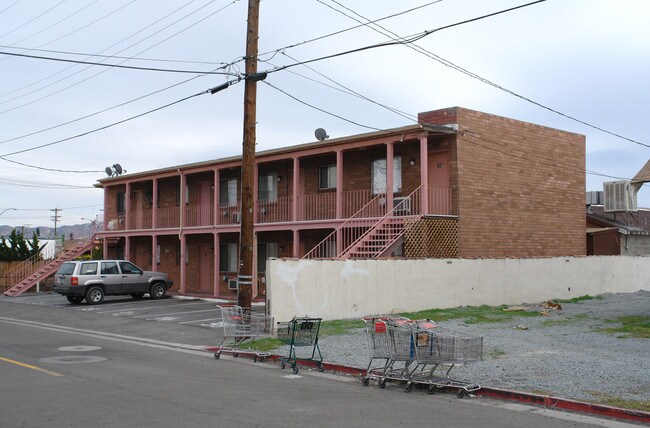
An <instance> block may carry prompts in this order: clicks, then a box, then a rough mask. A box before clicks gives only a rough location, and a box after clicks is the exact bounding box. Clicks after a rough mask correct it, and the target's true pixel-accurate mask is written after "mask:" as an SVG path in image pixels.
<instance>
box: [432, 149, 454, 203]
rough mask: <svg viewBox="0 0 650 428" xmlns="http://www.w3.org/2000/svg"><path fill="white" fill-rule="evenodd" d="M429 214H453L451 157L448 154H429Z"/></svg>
mask: <svg viewBox="0 0 650 428" xmlns="http://www.w3.org/2000/svg"><path fill="white" fill-rule="evenodd" d="M429 213H430V214H441V215H446V214H451V192H450V189H449V155H448V153H447V152H439V153H430V154H429Z"/></svg>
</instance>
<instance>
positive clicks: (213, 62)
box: [0, 0, 442, 65]
mask: <svg viewBox="0 0 650 428" xmlns="http://www.w3.org/2000/svg"><path fill="white" fill-rule="evenodd" d="M439 1H442V0H439ZM0 49H20V50H22V51H25V52H44V53H52V54H61V55H77V56H85V57H90V58H92V57H97V58H107V59H128V60H132V61H151V62H171V63H185V64H204V65H224V63H223V62H215V61H192V60H182V59H165V58H143V57H129V56H119V55H100V54H92V53H88V52H72V51H57V50H53V49H37V48H28V47H21V46H15V45H11V46H9V45H0Z"/></svg>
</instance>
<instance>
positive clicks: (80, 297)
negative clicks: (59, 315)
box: [65, 296, 84, 305]
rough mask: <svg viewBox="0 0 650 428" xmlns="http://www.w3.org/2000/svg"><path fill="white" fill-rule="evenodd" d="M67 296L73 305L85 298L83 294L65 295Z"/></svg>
mask: <svg viewBox="0 0 650 428" xmlns="http://www.w3.org/2000/svg"><path fill="white" fill-rule="evenodd" d="M65 297H66V298H67V299H68V302H70V303H72V304H73V305H78V304H79V303H81V302H83V300H84V297H83V296H65Z"/></svg>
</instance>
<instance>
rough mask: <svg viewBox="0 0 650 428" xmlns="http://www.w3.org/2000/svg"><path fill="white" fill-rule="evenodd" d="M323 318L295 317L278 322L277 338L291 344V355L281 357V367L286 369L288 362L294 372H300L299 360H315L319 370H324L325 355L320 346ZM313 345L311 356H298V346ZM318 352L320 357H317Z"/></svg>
mask: <svg viewBox="0 0 650 428" xmlns="http://www.w3.org/2000/svg"><path fill="white" fill-rule="evenodd" d="M321 321H322V318H309V317H304V318H293V319H292V320H291V321H286V322H278V326H277V338H278V340H280V341H282V342H284V343H286V344H287V345H289V356H288V357H287V358H281V359H280V367H281V368H282V369H284V368H285V367H286V365H287V364H289V365H290V366H291V368H292V369H293V372H294V373H298V365H297V362H298V361H299V360H302V361H314V362H315V363H316V368H317V369H318V371H320V372H322V371H323V355H322V354H321V352H320V347H319V346H318V332H319V331H320V323H321ZM306 346H311V347H312V350H311V356H309V357H300V358H299V357H298V356H297V354H296V348H297V347H306ZM316 353H318V357H316Z"/></svg>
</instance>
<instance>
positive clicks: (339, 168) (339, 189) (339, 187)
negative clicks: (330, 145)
mask: <svg viewBox="0 0 650 428" xmlns="http://www.w3.org/2000/svg"><path fill="white" fill-rule="evenodd" d="M336 218H338V219H341V218H343V151H342V150H337V151H336Z"/></svg>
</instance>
